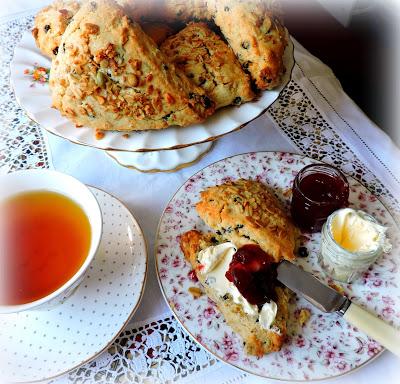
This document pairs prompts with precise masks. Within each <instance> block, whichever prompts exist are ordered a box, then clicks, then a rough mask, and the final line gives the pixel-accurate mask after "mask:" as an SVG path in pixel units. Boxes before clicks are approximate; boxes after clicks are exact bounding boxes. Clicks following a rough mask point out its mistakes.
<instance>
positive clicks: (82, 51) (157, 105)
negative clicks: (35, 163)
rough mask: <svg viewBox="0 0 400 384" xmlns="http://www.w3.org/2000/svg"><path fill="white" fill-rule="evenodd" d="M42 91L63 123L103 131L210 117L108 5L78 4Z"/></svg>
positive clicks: (179, 76) (208, 105)
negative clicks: (48, 91) (47, 85)
mask: <svg viewBox="0 0 400 384" xmlns="http://www.w3.org/2000/svg"><path fill="white" fill-rule="evenodd" d="M104 15H107V18H106V19H105V18H104ZM50 89H51V91H52V97H53V106H54V107H55V108H57V109H58V110H60V112H61V113H62V114H63V115H65V116H67V117H68V118H69V119H71V120H72V121H74V122H75V124H77V125H85V126H89V127H92V128H95V129H97V130H103V131H107V130H116V131H132V130H144V129H160V128H166V127H168V126H170V125H179V126H186V125H189V124H193V123H197V122H201V121H203V120H204V119H205V118H206V117H207V116H208V115H210V114H211V113H213V111H214V103H213V102H212V101H211V100H210V99H209V98H208V97H207V96H206V95H205V93H204V91H203V89H201V88H200V87H197V86H195V85H194V84H192V83H191V82H190V81H189V79H187V77H186V76H185V75H184V74H183V73H181V72H180V71H179V70H178V69H176V68H175V67H174V65H173V64H171V63H169V61H168V59H167V58H166V57H165V56H164V55H163V54H162V52H160V51H159V49H158V47H157V45H156V44H155V43H154V41H153V40H152V39H151V38H150V37H148V36H147V35H146V34H145V33H144V32H143V30H142V29H141V27H140V26H139V24H137V23H135V22H131V21H130V20H129V19H128V17H127V16H126V15H125V14H124V12H123V10H122V8H121V7H119V6H118V5H117V4H116V3H115V2H114V1H112V0H96V1H94V0H93V1H90V2H88V3H85V4H84V5H83V6H82V8H81V9H80V11H79V12H78V13H77V14H76V15H75V17H74V19H73V21H72V23H71V24H70V25H69V26H68V27H67V29H66V31H65V33H64V35H63V37H62V40H61V45H60V49H59V53H58V56H57V58H56V59H55V60H53V63H52V68H51V73H50Z"/></svg>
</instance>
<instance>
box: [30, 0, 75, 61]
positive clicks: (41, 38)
mask: <svg viewBox="0 0 400 384" xmlns="http://www.w3.org/2000/svg"><path fill="white" fill-rule="evenodd" d="M79 8H80V3H79V2H77V1H73V0H56V1H54V3H52V4H51V5H49V6H47V7H45V8H43V9H42V10H41V11H40V12H39V13H38V14H37V15H36V17H35V25H34V28H33V29H32V35H33V37H34V38H35V41H36V45H37V46H38V48H39V49H40V50H41V51H42V53H44V54H45V55H46V56H48V57H50V58H54V57H55V56H57V53H58V49H59V46H60V41H61V37H62V35H63V34H64V32H65V30H66V29H67V27H68V25H69V23H70V22H71V20H72V18H73V17H74V15H75V14H76V13H77V12H78V10H79Z"/></svg>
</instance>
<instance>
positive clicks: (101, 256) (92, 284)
mask: <svg viewBox="0 0 400 384" xmlns="http://www.w3.org/2000/svg"><path fill="white" fill-rule="evenodd" d="M90 189H91V191H92V192H93V194H94V195H95V197H96V199H97V201H98V202H99V205H100V208H101V211H102V217H103V235H102V239H101V243H100V246H99V249H98V252H97V253H96V255H95V257H94V260H93V261H92V264H91V265H90V266H89V269H88V270H87V272H86V276H85V277H84V279H83V281H82V283H81V284H80V285H79V286H78V287H77V288H76V291H75V292H74V293H73V294H72V296H71V297H69V298H68V299H67V300H66V301H65V302H63V303H62V304H59V305H56V306H54V307H52V308H47V309H43V310H31V311H26V312H19V313H14V314H6V315H0V356H1V358H0V382H3V381H6V382H8V381H11V382H26V381H39V380H48V379H51V378H54V377H55V376H58V375H61V374H64V373H66V372H68V371H70V370H72V369H74V368H77V367H79V366H80V365H82V364H84V363H86V362H88V361H89V360H91V359H93V358H94V357H96V356H97V355H98V354H100V353H101V352H103V351H104V350H105V349H107V348H108V347H109V346H110V344H111V343H112V342H113V341H114V339H115V338H116V337H117V336H118V335H119V333H120V332H121V331H122V330H123V329H124V327H125V326H126V325H127V323H128V322H129V320H130V319H131V317H132V316H133V314H134V313H135V311H136V309H137V308H138V306H139V303H140V299H141V297H142V294H143V291H144V286H145V281H146V273H147V248H146V243H145V239H144V236H143V233H142V230H141V228H140V226H139V224H138V223H137V221H136V220H135V218H134V217H133V215H132V214H131V213H130V212H129V211H128V209H127V208H126V207H125V206H124V205H123V204H122V203H121V202H120V201H118V200H117V199H116V198H115V197H113V196H111V195H109V194H108V193H106V192H103V191H101V190H99V189H97V188H93V187H90Z"/></svg>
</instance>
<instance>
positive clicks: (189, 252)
mask: <svg viewBox="0 0 400 384" xmlns="http://www.w3.org/2000/svg"><path fill="white" fill-rule="evenodd" d="M216 242H218V240H216V237H215V236H214V235H213V234H203V233H201V232H198V231H195V230H192V231H189V232H186V233H184V234H183V235H182V236H181V241H180V245H181V249H182V252H183V254H184V256H185V258H186V260H188V261H189V262H190V264H191V266H192V268H193V269H194V271H195V273H196V276H197V278H198V279H199V282H200V283H201V284H202V286H203V288H204V290H205V292H206V294H207V296H208V297H209V298H210V299H211V300H212V301H214V302H215V303H216V305H217V307H218V309H219V310H220V311H221V313H222V314H223V316H224V318H225V321H226V322H227V324H228V325H229V326H230V327H231V328H232V329H233V331H234V332H236V333H237V334H239V335H240V336H241V338H242V339H243V344H244V349H245V351H246V353H248V354H250V355H255V356H259V357H261V356H263V355H265V354H267V353H270V352H275V351H279V350H280V349H281V347H282V344H283V342H284V341H285V337H286V322H287V318H288V300H289V292H288V290H287V289H286V288H283V287H280V286H277V287H275V291H276V297H277V301H276V304H277V313H276V316H275V319H274V321H273V323H272V329H271V330H267V329H265V328H263V327H262V326H261V325H260V323H259V322H256V321H254V319H252V318H250V317H249V316H248V315H247V314H246V313H245V312H244V311H243V308H242V307H241V306H240V305H238V304H236V303H235V302H234V301H233V300H232V298H231V297H230V296H228V295H225V296H224V297H221V296H220V295H219V294H218V293H217V291H216V290H215V289H213V287H212V286H209V285H208V284H207V279H206V278H207V276H206V275H205V274H204V273H202V265H201V264H200V263H199V261H198V254H199V252H200V251H201V250H203V249H205V248H207V247H209V246H211V245H215V244H216Z"/></svg>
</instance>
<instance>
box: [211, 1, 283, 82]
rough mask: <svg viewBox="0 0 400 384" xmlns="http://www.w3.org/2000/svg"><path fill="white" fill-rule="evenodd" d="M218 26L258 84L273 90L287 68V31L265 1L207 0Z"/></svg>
mask: <svg viewBox="0 0 400 384" xmlns="http://www.w3.org/2000/svg"><path fill="white" fill-rule="evenodd" d="M208 6H209V7H210V9H211V12H212V13H214V21H215V24H217V25H218V26H219V28H220V29H221V32H222V33H223V35H224V36H225V38H226V40H227V41H228V43H229V45H230V46H231V48H232V49H233V51H234V52H235V54H236V56H237V57H238V59H239V61H240V63H241V64H242V66H243V68H244V69H245V70H247V71H248V72H249V73H250V75H251V77H252V79H253V80H254V82H255V84H256V86H257V87H258V88H259V89H261V90H265V89H273V88H274V87H276V86H277V85H279V84H280V82H281V78H282V75H283V73H284V71H285V66H284V63H283V53H284V51H285V47H286V45H287V40H288V37H287V32H286V30H285V28H284V27H283V25H282V23H281V21H280V20H279V18H278V17H277V16H276V14H274V13H273V12H272V11H271V10H270V9H269V8H268V2H267V1H263V0H208Z"/></svg>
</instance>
